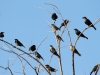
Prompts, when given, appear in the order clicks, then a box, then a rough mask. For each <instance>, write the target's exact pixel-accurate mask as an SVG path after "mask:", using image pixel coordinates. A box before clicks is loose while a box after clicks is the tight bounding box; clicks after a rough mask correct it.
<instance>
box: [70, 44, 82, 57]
mask: <svg viewBox="0 0 100 75" xmlns="http://www.w3.org/2000/svg"><path fill="white" fill-rule="evenodd" d="M70 50H71V51H73V52H74V53H76V54H77V55H79V56H81V54H80V53H79V52H78V50H77V49H76V48H75V47H73V46H72V45H70Z"/></svg>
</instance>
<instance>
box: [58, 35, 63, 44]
mask: <svg viewBox="0 0 100 75" xmlns="http://www.w3.org/2000/svg"><path fill="white" fill-rule="evenodd" d="M56 39H57V40H59V41H61V40H62V41H63V39H62V38H61V37H60V36H59V35H56ZM63 42H64V41H63Z"/></svg>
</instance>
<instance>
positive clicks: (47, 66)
mask: <svg viewBox="0 0 100 75" xmlns="http://www.w3.org/2000/svg"><path fill="white" fill-rule="evenodd" d="M45 66H46V68H47V69H48V70H49V71H51V72H56V71H57V70H56V69H55V68H52V67H51V66H49V65H45Z"/></svg>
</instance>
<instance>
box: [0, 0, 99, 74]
mask: <svg viewBox="0 0 100 75" xmlns="http://www.w3.org/2000/svg"><path fill="white" fill-rule="evenodd" d="M53 2H54V4H55V5H56V6H57V7H58V8H59V10H60V12H61V14H62V16H63V18H64V19H68V20H69V21H71V22H70V27H69V31H70V34H71V39H72V42H73V44H74V42H75V40H76V38H77V36H76V34H75V32H74V28H78V29H79V30H80V31H82V30H83V29H84V28H85V27H87V25H85V24H84V21H83V19H82V17H83V16H86V17H87V18H89V19H90V20H91V21H92V22H95V21H96V20H97V18H99V17H100V1H99V0H83V1H82V0H62V1H60V0H59V1H57V0H53ZM44 3H50V0H0V32H1V31H3V32H5V33H4V34H5V37H4V40H6V41H8V42H10V43H12V44H13V45H15V42H14V39H15V38H17V39H19V40H20V41H21V42H23V44H24V45H25V47H26V48H21V49H23V50H25V51H26V52H29V51H28V48H29V46H30V45H32V44H35V45H36V46H38V45H39V43H40V42H41V41H42V40H43V39H44V38H45V37H46V36H47V34H48V33H49V34H48V38H47V39H46V40H45V41H44V42H43V43H42V45H41V46H40V48H39V50H38V52H39V53H40V54H41V55H42V56H43V58H44V60H45V61H44V62H45V63H46V64H47V63H49V61H50V57H51V55H52V54H51V53H50V51H49V50H50V49H49V45H53V46H54V47H55V48H56V41H55V37H54V34H53V32H52V29H51V28H50V27H49V26H48V25H49V24H48V22H47V21H46V20H48V21H49V22H50V23H51V24H52V23H53V21H52V19H51V16H50V14H49V13H48V12H47V11H45V10H42V9H38V8H35V6H40V7H43V8H46V9H48V10H49V11H50V12H51V13H53V12H55V10H54V9H53V8H52V6H50V5H46V4H44ZM57 15H58V19H57V22H56V25H57V26H58V27H59V26H60V24H61V22H62V19H61V17H60V15H59V14H57ZM95 27H96V28H97V30H96V31H95V30H94V29H93V28H89V29H88V30H86V31H85V32H84V34H85V35H86V36H87V37H88V38H89V39H88V40H87V39H84V38H80V39H79V41H78V43H77V45H76V48H77V49H78V51H79V52H80V53H81V55H82V56H81V57H79V56H77V55H76V54H75V71H76V75H85V74H86V75H89V73H90V71H91V69H92V68H93V66H94V65H96V64H97V63H100V59H99V57H100V50H99V49H100V46H99V44H100V43H99V42H100V36H99V35H100V29H99V28H100V23H98V24H96V25H95ZM62 29H63V27H62ZM48 31H50V32H48ZM58 33H59V34H61V32H58ZM62 38H63V40H64V42H61V47H63V46H66V45H67V46H66V47H64V48H61V55H62V64H63V72H64V75H71V74H72V52H71V51H70V50H69V45H70V44H69V38H68V35H67V32H65V33H64V34H63V36H62ZM31 42H32V44H31ZM0 45H3V43H2V42H0ZM14 50H15V49H14ZM15 51H16V50H15ZM15 57H16V56H15V55H13V54H10V53H6V52H4V51H2V50H0V60H1V62H0V65H2V66H4V67H6V66H7V60H8V59H9V58H15ZM25 57H26V58H27V59H28V61H30V62H31V63H32V65H33V66H36V65H37V62H35V61H34V60H32V59H30V58H29V57H28V56H25ZM11 62H12V61H11ZM50 65H51V66H53V67H54V68H56V69H57V70H58V72H57V73H56V75H60V73H59V69H58V68H59V66H58V59H57V57H56V56H53V58H52V62H51V64H50ZM11 69H12V70H13V73H14V75H20V74H18V73H16V72H21V67H20V62H19V60H18V59H17V60H16V62H15V64H14V65H13V66H11ZM4 72H5V71H4V70H3V69H0V75H1V74H2V73H4ZM44 72H45V71H44ZM45 73H46V72H45ZM8 74H9V71H7V72H6V73H4V75H8ZM26 74H27V75H32V74H34V71H33V70H32V69H31V68H30V67H29V66H28V65H26ZM99 74H100V72H99V73H98V75H99ZM40 75H43V72H42V70H41V73H40Z"/></svg>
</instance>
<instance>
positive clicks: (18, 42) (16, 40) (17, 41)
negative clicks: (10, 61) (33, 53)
mask: <svg viewBox="0 0 100 75" xmlns="http://www.w3.org/2000/svg"><path fill="white" fill-rule="evenodd" d="M15 43H16V45H17V46H20V47H21V46H22V47H24V48H25V46H24V45H23V44H22V43H21V42H20V41H19V40H18V39H15Z"/></svg>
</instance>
